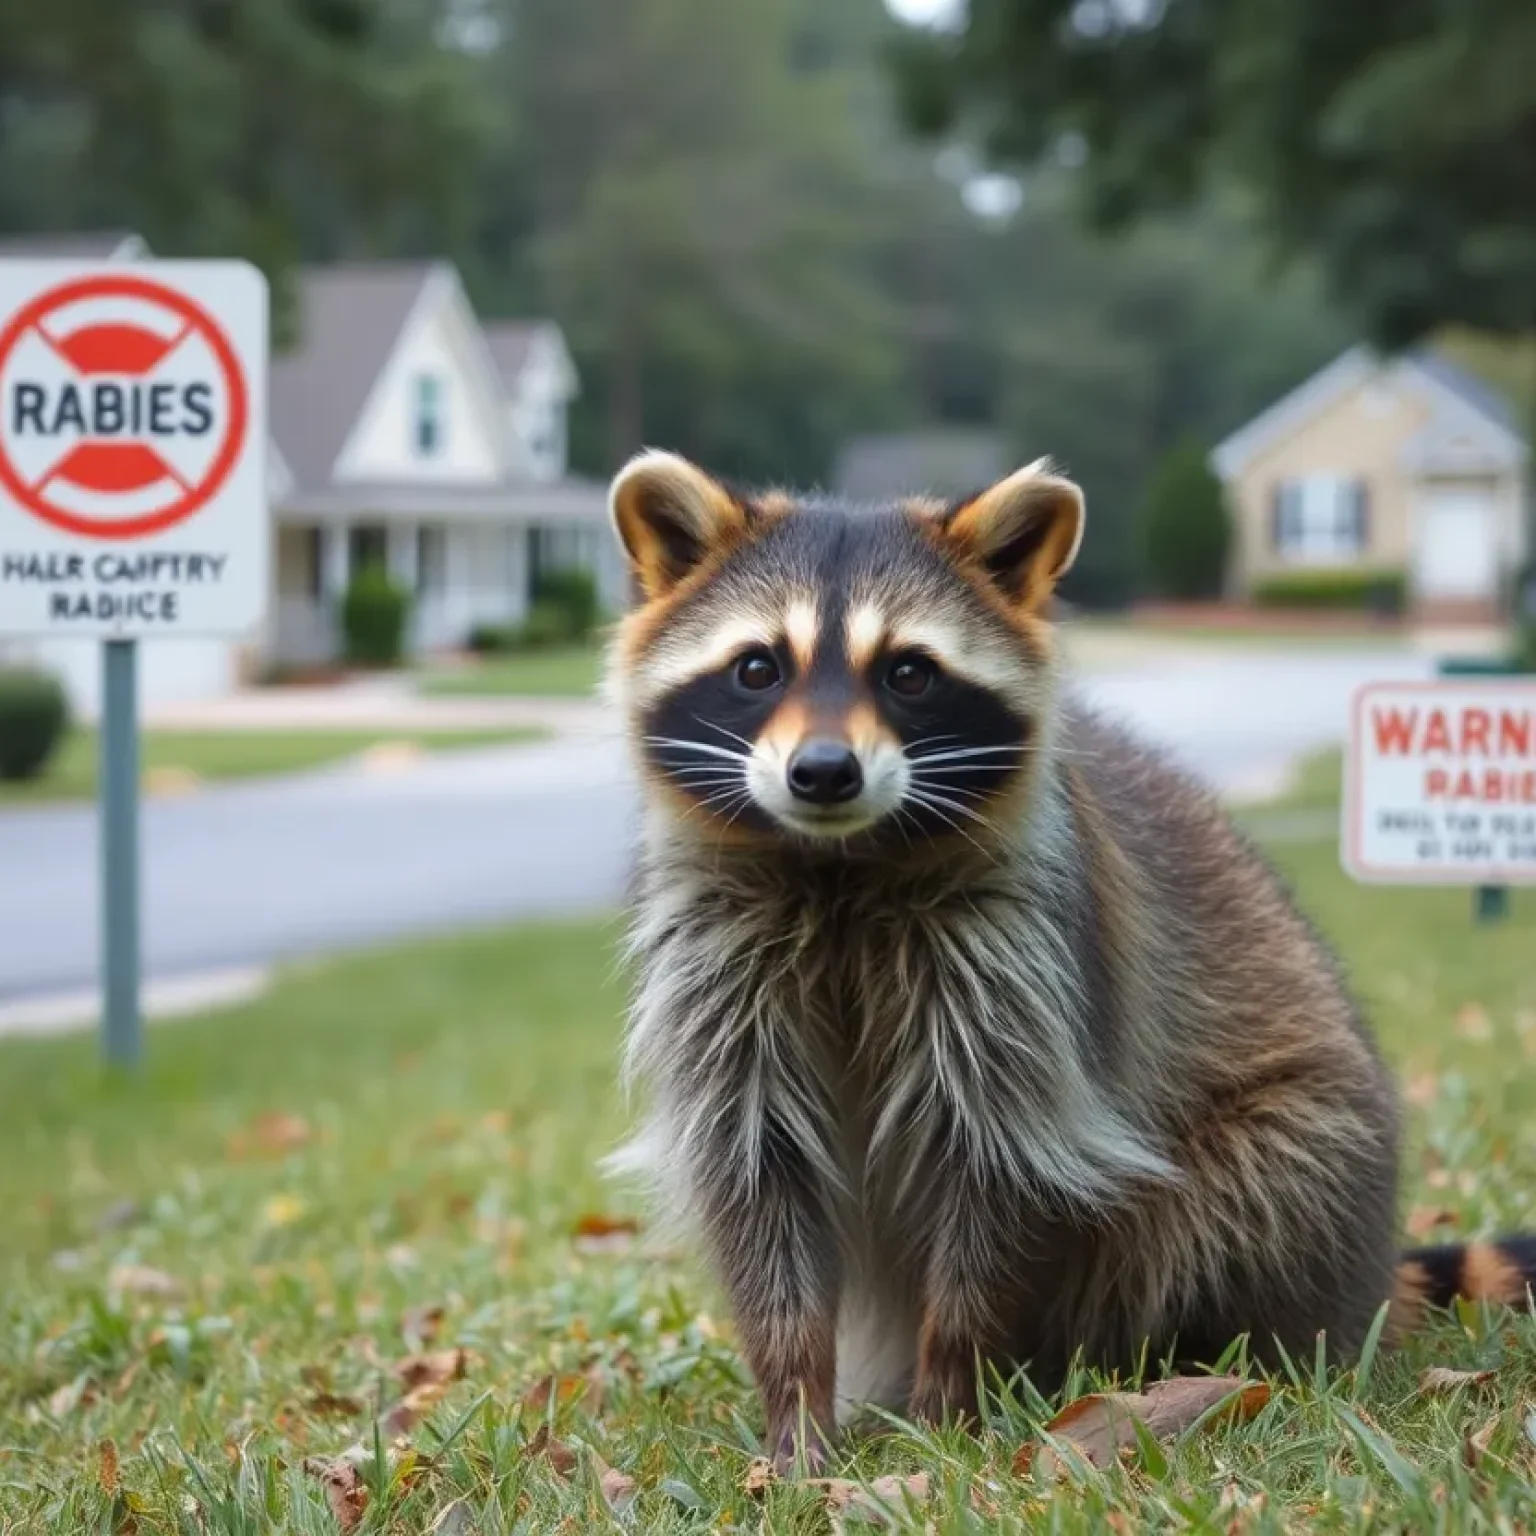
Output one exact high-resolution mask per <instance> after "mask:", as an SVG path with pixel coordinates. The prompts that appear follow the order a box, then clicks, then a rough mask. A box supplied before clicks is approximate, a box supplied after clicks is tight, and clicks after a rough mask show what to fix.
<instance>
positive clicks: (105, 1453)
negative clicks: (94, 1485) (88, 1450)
mask: <svg viewBox="0 0 1536 1536" xmlns="http://www.w3.org/2000/svg"><path fill="white" fill-rule="evenodd" d="M96 1481H97V1482H98V1483H100V1484H101V1491H102V1492H103V1493H104V1494H106V1496H107V1497H108V1498H109V1499H110V1498H112V1497H113V1496H114V1495H115V1494H116V1493H117V1485H118V1465H117V1441H115V1440H103V1441H102V1442H101V1443H100V1444H99V1445H98V1446H97V1447H96Z"/></svg>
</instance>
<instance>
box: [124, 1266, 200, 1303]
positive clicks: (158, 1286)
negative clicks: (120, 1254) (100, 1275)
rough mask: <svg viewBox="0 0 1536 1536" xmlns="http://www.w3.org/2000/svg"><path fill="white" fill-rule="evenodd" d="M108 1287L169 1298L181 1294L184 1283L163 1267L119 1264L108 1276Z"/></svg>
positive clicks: (140, 1294) (137, 1294) (141, 1294)
mask: <svg viewBox="0 0 1536 1536" xmlns="http://www.w3.org/2000/svg"><path fill="white" fill-rule="evenodd" d="M107 1289H108V1290H113V1291H123V1292H126V1293H130V1294H132V1295H134V1296H161V1297H165V1298H167V1299H169V1298H170V1297H172V1296H180V1295H181V1292H182V1284H181V1281H180V1280H178V1279H177V1278H176V1277H175V1275H168V1274H166V1272H165V1271H164V1270H163V1269H152V1268H150V1266H149V1265H148V1264H119V1265H117V1266H116V1267H115V1268H114V1269H113V1270H112V1272H111V1273H110V1274H109V1275H108V1276H107Z"/></svg>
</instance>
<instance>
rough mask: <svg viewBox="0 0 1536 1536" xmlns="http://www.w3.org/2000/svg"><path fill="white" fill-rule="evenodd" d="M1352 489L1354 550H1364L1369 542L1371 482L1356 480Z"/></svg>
mask: <svg viewBox="0 0 1536 1536" xmlns="http://www.w3.org/2000/svg"><path fill="white" fill-rule="evenodd" d="M1353 490H1354V497H1353V501H1354V514H1355V526H1354V536H1355V539H1354V543H1355V549H1356V551H1357V552H1358V551H1361V550H1364V549H1365V548H1366V547H1367V546H1368V545H1369V544H1370V542H1371V484H1370V481H1368V480H1363V479H1362V480H1356V481H1355V483H1354V486H1353Z"/></svg>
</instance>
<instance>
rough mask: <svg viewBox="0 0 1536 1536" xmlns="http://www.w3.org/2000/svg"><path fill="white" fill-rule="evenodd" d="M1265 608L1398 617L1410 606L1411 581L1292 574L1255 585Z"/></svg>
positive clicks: (1383, 574) (1383, 575)
mask: <svg viewBox="0 0 1536 1536" xmlns="http://www.w3.org/2000/svg"><path fill="white" fill-rule="evenodd" d="M1251 596H1252V598H1253V601H1254V602H1255V603H1257V604H1258V605H1259V606H1260V607H1263V608H1307V609H1314V610H1331V611H1335V612H1343V611H1350V610H1353V611H1355V612H1360V613H1381V614H1398V613H1401V612H1402V611H1403V609H1404V608H1405V607H1406V606H1407V602H1408V578H1407V577H1406V575H1404V573H1403V572H1401V571H1327V570H1321V571H1291V572H1287V573H1286V574H1285V575H1283V576H1267V577H1265V578H1264V579H1263V580H1261V581H1257V582H1255V583H1254V585H1253V591H1252V593H1251Z"/></svg>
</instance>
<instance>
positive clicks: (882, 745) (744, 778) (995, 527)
mask: <svg viewBox="0 0 1536 1536" xmlns="http://www.w3.org/2000/svg"><path fill="white" fill-rule="evenodd" d="M612 509H613V517H614V522H615V525H616V527H617V529H618V533H619V537H620V539H621V540H622V542H623V545H624V548H625V551H626V553H627V555H628V558H629V562H630V568H631V571H632V574H633V577H634V580H635V582H636V584H637V586H638V588H639V592H640V595H641V597H642V602H641V605H640V606H639V607H638V608H637V610H636V611H635V612H633V613H632V614H631V615H630V616H629V617H628V618H627V619H626V620H625V622H624V624H623V625H622V626H621V627H620V630H619V635H618V639H617V641H616V644H615V647H614V651H613V654H612V657H611V661H610V669H609V687H610V692H611V694H612V696H614V697H615V698H616V699H617V700H618V702H619V703H620V704H621V705H622V706H623V707H624V709H625V710H626V712H627V713H628V716H629V719H630V724H631V727H632V729H633V731H634V733H635V735H636V737H637V742H638V748H639V754H640V760H641V764H642V766H643V768H644V770H645V779H646V785H647V790H648V793H650V794H651V796H652V797H653V798H654V799H657V800H659V801H661V802H662V803H665V804H668V805H670V806H672V807H674V808H675V809H676V810H677V811H678V812H679V813H680V814H681V815H682V816H683V817H684V818H685V819H686V820H688V821H690V822H692V823H693V824H695V825H698V826H700V827H701V828H703V829H704V830H706V831H708V832H710V833H711V834H712V835H714V836H716V837H717V838H720V839H723V840H730V841H737V840H746V841H760V840H762V839H764V838H774V839H783V838H786V837H787V838H791V839H795V840H808V839H810V840H820V841H823V842H827V843H830V844H832V845H833V846H835V845H836V840H842V841H843V842H844V843H847V844H849V845H850V846H853V845H854V843H855V840H856V842H857V845H858V846H860V847H864V846H867V845H869V844H871V843H873V844H875V845H876V846H878V845H879V844H880V843H881V842H882V841H889V842H890V843H891V845H892V846H893V847H894V848H900V847H902V846H903V845H915V844H916V843H917V842H918V840H920V839H942V838H961V837H971V838H972V839H973V840H974V839H975V837H976V836H977V834H978V832H979V831H981V830H983V829H985V828H988V827H991V826H993V825H994V824H995V823H996V820H997V818H999V817H1000V816H1001V815H1003V814H1004V812H1005V808H1006V806H1007V805H1008V804H1009V802H1010V801H1011V800H1012V798H1013V794H1014V792H1015V791H1016V790H1017V788H1018V787H1019V785H1020V784H1021V782H1022V781H1023V779H1024V777H1025V776H1026V775H1027V772H1028V765H1029V759H1030V755H1031V751H1032V748H1033V746H1034V743H1035V739H1036V736H1037V734H1038V730H1039V727H1040V725H1041V722H1042V719H1043V717H1044V714H1045V711H1046V709H1047V706H1048V704H1049V688H1050V664H1049V663H1050V642H1049V632H1048V629H1047V626H1046V625H1045V624H1044V622H1043V619H1042V617H1041V614H1042V610H1043V608H1044V606H1045V603H1046V601H1047V599H1048V598H1049V596H1050V593H1051V591H1052V589H1053V588H1054V587H1055V585H1056V582H1057V581H1058V580H1059V578H1060V577H1061V575H1062V573H1063V572H1064V571H1066V570H1067V568H1068V567H1069V566H1070V564H1071V563H1072V560H1073V557H1074V556H1075V554H1076V552H1077V548H1078V544H1079V542H1080V541H1081V537H1082V529H1083V500H1082V496H1081V494H1080V492H1079V491H1078V489H1077V487H1076V486H1075V485H1073V484H1072V483H1071V482H1070V481H1067V480H1063V479H1061V478H1060V477H1058V476H1056V475H1054V474H1052V473H1050V472H1049V470H1048V468H1047V467H1046V466H1045V465H1044V463H1043V462H1042V463H1040V464H1034V465H1030V466H1029V467H1028V468H1025V469H1021V470H1019V471H1017V472H1016V473H1015V474H1013V475H1010V476H1009V477H1008V478H1007V479H1006V480H1003V481H1000V482H999V483H998V484H996V485H994V486H992V487H991V488H990V489H989V490H986V491H983V492H981V493H980V494H979V495H977V496H974V497H970V498H968V499H966V500H963V501H959V502H956V503H953V504H949V505H945V504H943V503H939V502H933V501H926V500H914V501H909V502H905V503H902V504H899V505H896V506H893V507H888V508H884V509H879V510H861V509H853V508H849V507H846V506H842V505H839V504H836V503H831V502H825V501H806V502H798V501H796V500H794V499H793V498H791V497H789V496H786V495H783V494H782V493H778V492H774V493H769V494H764V495H759V496H756V497H749V496H743V495H739V494H736V493H733V492H732V491H730V490H728V489H727V488H726V487H725V486H723V485H721V484H719V483H718V482H717V481H715V480H714V479H712V478H711V477H710V476H708V475H706V474H705V473H704V472H703V471H702V470H700V469H698V468H697V467H695V466H694V465H692V464H690V463H688V462H687V461H686V460H684V459H680V458H678V457H676V456H675V455H672V454H664V453H646V454H642V455H641V456H639V457H638V458H636V459H635V460H633V461H632V462H631V463H630V464H629V465H628V466H627V467H626V468H625V469H624V470H623V471H622V472H621V473H620V474H619V476H618V477H617V479H616V480H615V481H614V484H613V490H612Z"/></svg>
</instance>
